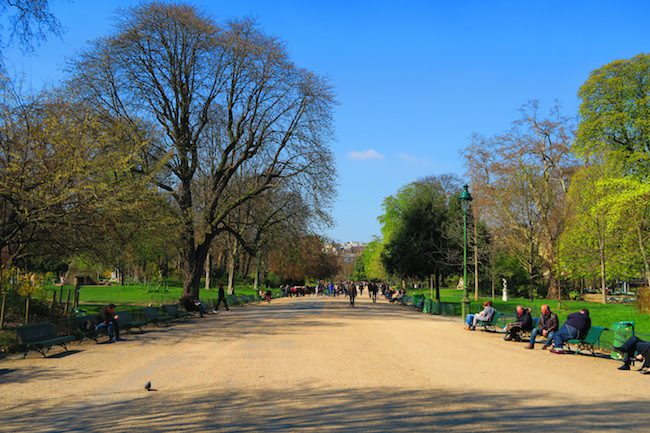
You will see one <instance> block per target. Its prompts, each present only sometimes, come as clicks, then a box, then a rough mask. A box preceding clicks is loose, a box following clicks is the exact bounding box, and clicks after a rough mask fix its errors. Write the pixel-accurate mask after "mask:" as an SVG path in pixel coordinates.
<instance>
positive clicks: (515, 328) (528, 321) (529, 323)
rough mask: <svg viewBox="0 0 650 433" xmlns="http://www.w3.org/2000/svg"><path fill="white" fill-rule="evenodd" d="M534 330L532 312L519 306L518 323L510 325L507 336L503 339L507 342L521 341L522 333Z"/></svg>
mask: <svg viewBox="0 0 650 433" xmlns="http://www.w3.org/2000/svg"><path fill="white" fill-rule="evenodd" d="M531 329H533V318H532V317H531V315H530V310H529V309H528V308H524V307H523V306H521V305H517V321H516V322H512V323H508V324H507V325H506V327H505V331H506V335H504V336H503V339H504V340H506V341H521V335H519V334H520V332H521V331H530V330H531Z"/></svg>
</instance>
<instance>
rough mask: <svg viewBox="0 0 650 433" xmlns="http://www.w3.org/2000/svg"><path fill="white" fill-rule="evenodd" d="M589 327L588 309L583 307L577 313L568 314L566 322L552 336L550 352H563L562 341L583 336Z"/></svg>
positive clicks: (559, 353)
mask: <svg viewBox="0 0 650 433" xmlns="http://www.w3.org/2000/svg"><path fill="white" fill-rule="evenodd" d="M589 328H591V319H590V318H589V310H587V309H586V308H583V309H582V310H580V311H579V312H577V313H572V314H569V315H568V316H567V318H566V322H565V323H564V325H563V326H562V327H561V328H560V330H559V331H557V332H556V333H555V335H554V336H553V350H551V352H552V353H556V354H558V355H561V354H563V353H564V342H565V341H569V340H573V339H576V338H584V337H585V336H586V335H587V333H588V332H589Z"/></svg>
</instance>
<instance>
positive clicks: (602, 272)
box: [598, 242, 607, 304]
mask: <svg viewBox="0 0 650 433" xmlns="http://www.w3.org/2000/svg"><path fill="white" fill-rule="evenodd" d="M598 252H599V257H600V288H601V289H602V291H603V304H606V303H607V275H606V272H605V271H606V269H605V246H604V245H603V243H602V242H601V244H600V246H599V251H598Z"/></svg>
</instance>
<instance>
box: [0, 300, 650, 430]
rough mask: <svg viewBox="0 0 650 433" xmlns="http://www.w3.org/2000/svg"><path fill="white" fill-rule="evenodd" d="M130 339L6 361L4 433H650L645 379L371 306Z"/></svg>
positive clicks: (244, 317)
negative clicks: (147, 388) (148, 389)
mask: <svg viewBox="0 0 650 433" xmlns="http://www.w3.org/2000/svg"><path fill="white" fill-rule="evenodd" d="M126 337H127V341H124V342H120V343H117V344H111V345H108V344H99V345H96V344H94V343H92V342H91V343H84V344H82V345H75V344H73V345H72V346H71V347H70V348H71V349H72V350H76V351H78V352H76V353H72V354H69V355H66V356H57V355H56V353H58V349H56V348H54V349H53V350H52V353H54V354H55V355H54V356H50V357H48V358H44V359H43V358H41V357H40V355H38V354H34V353H32V354H30V355H29V356H28V358H27V359H25V360H22V359H12V360H4V361H0V431H11V432H67V431H93V432H95V431H97V432H100V431H101V432H124V431H131V432H151V433H152V432H163V431H164V432H185V431H188V432H189V431H192V432H199V431H223V432H258V431H272V432H293V431H300V432H307V431H308V432H312V431H313V432H319V433H323V432H377V431H390V432H420V431H423V432H424V431H442V432H445V431H450V432H483V431H485V432H511V431H512V432H514V431H517V432H519V431H525V430H528V431H530V432H538V431H567V432H569V431H571V432H573V431H575V432H619V431H625V430H626V431H633V432H650V415H649V413H650V411H648V403H649V400H648V392H647V390H648V389H649V385H650V377H647V376H642V375H640V374H638V373H636V372H634V371H631V372H620V371H618V370H616V367H617V366H618V363H617V362H615V361H611V360H607V359H595V358H592V357H590V356H571V355H563V356H557V355H552V354H550V353H547V352H544V351H542V350H541V348H540V349H536V350H534V351H527V350H524V349H523V345H522V344H520V343H507V342H504V341H503V340H502V339H501V338H500V336H499V335H494V334H490V333H485V332H478V331H477V332H473V333H470V332H468V331H465V330H463V329H462V326H461V325H460V322H459V321H458V320H450V319H446V318H442V317H434V316H429V315H424V314H419V313H416V312H414V311H412V310H411V309H409V308H406V307H402V306H397V305H389V304H387V303H385V302H379V303H377V304H372V303H370V302H368V300H367V298H359V301H358V304H357V307H356V308H355V309H351V308H350V307H349V306H348V305H347V302H346V301H345V300H343V299H336V300H330V299H327V298H309V297H307V298H299V299H282V300H274V301H273V303H272V304H270V305H267V304H261V305H255V306H247V307H245V308H233V309H232V310H231V311H230V312H225V311H224V312H220V313H219V314H218V315H214V316H210V317H207V318H205V319H193V320H190V321H188V322H185V323H180V324H176V325H174V326H169V327H160V328H149V329H147V332H145V333H143V334H140V335H132V336H129V335H127V336H126ZM147 380H150V381H151V382H152V385H153V388H154V389H156V391H155V392H146V391H144V389H143V386H144V383H145V382H146V381H147Z"/></svg>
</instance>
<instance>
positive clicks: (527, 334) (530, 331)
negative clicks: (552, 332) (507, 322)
mask: <svg viewBox="0 0 650 433" xmlns="http://www.w3.org/2000/svg"><path fill="white" fill-rule="evenodd" d="M535 328H539V317H533V327H532V328H531V329H527V330H526V329H522V330H521V332H520V333H519V335H520V336H521V339H522V340H528V339H530V336H531V335H533V329H535Z"/></svg>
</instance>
